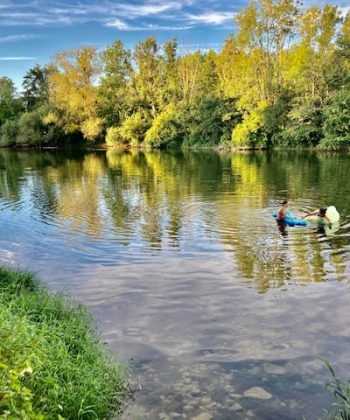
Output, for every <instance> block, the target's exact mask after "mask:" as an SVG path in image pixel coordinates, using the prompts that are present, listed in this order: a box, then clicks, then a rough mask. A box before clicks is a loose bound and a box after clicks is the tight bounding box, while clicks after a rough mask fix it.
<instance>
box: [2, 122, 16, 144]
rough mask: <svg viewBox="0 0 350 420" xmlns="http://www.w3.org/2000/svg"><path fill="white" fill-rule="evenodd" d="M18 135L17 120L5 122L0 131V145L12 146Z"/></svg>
mask: <svg viewBox="0 0 350 420" xmlns="http://www.w3.org/2000/svg"><path fill="white" fill-rule="evenodd" d="M17 134H18V120H6V121H5V123H4V124H3V125H2V126H1V129H0V145H1V146H13V145H15V144H16V139H17Z"/></svg>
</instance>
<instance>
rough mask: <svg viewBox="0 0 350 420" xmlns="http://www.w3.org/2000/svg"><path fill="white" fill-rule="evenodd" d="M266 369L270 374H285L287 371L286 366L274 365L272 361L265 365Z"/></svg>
mask: <svg viewBox="0 0 350 420" xmlns="http://www.w3.org/2000/svg"><path fill="white" fill-rule="evenodd" d="M264 370H265V372H266V373H268V374H269V375H284V374H285V373H286V372H287V370H286V369H285V368H284V367H282V366H278V365H273V364H272V363H266V364H265V365H264Z"/></svg>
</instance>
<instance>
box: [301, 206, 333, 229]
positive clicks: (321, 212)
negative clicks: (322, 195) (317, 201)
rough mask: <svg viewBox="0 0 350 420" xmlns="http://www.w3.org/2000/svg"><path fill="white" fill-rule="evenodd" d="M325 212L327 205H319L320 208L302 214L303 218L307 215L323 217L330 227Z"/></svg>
mask: <svg viewBox="0 0 350 420" xmlns="http://www.w3.org/2000/svg"><path fill="white" fill-rule="evenodd" d="M326 213H327V207H321V208H320V209H317V210H315V211H313V212H311V213H307V214H306V215H305V216H303V219H305V217H308V216H318V217H324V218H325V219H326V220H327V223H328V227H329V228H330V229H331V228H332V222H331V221H330V219H329V217H328V216H327V215H326Z"/></svg>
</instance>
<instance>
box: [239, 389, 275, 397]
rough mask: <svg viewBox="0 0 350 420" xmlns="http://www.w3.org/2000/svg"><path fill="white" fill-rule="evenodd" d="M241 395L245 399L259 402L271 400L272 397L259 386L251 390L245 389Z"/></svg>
mask: <svg viewBox="0 0 350 420" xmlns="http://www.w3.org/2000/svg"><path fill="white" fill-rule="evenodd" d="M243 395H244V396H245V397H250V398H257V399H259V400H269V399H271V398H272V395H271V394H270V393H269V392H267V391H265V389H264V388H261V387H260V386H253V388H249V389H247V390H246V391H245V392H244V393H243Z"/></svg>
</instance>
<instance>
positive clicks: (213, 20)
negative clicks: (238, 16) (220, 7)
mask: <svg viewBox="0 0 350 420" xmlns="http://www.w3.org/2000/svg"><path fill="white" fill-rule="evenodd" d="M233 16H234V13H233V12H207V13H202V14H198V15H193V14H189V15H187V17H188V19H189V20H190V21H191V22H194V23H204V24H208V25H222V24H223V23H226V22H229V21H232V20H233Z"/></svg>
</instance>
